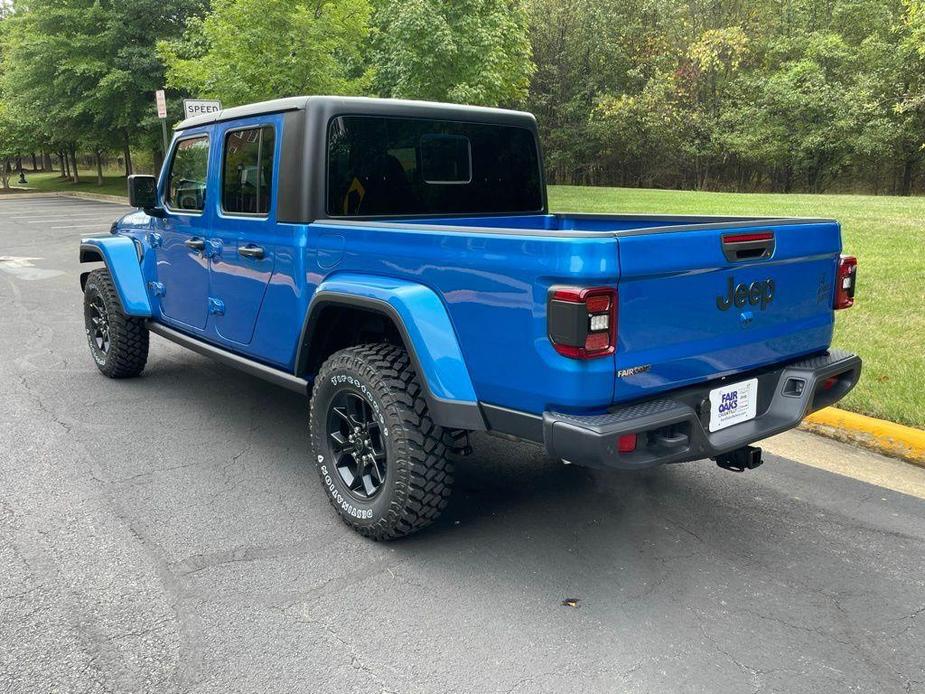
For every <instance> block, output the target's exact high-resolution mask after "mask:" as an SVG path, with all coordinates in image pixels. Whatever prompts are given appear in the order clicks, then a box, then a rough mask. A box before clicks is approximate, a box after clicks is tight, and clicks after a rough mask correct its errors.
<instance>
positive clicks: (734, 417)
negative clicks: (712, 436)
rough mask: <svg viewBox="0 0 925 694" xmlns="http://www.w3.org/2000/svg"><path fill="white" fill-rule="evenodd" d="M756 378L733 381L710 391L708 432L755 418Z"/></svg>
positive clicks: (756, 401)
mask: <svg viewBox="0 0 925 694" xmlns="http://www.w3.org/2000/svg"><path fill="white" fill-rule="evenodd" d="M757 411H758V379H757V378H753V379H752V380H750V381H742V382H741V383H733V384H732V385H728V386H723V387H722V388H714V389H713V390H711V391H710V432H711V433H712V432H714V431H719V430H720V429H725V428H726V427H731V426H732V425H734V424H740V423H741V422H747V421H748V420H750V419H754V418H755V414H756V413H757Z"/></svg>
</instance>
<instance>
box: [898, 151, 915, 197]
mask: <svg viewBox="0 0 925 694" xmlns="http://www.w3.org/2000/svg"><path fill="white" fill-rule="evenodd" d="M914 178H915V156H914V155H912V154H908V153H907V154H906V156H905V159H904V161H903V177H902V183H900V186H899V194H900V195H906V196H908V195H912V180H913V179H914Z"/></svg>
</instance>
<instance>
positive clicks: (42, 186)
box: [0, 170, 128, 197]
mask: <svg viewBox="0 0 925 694" xmlns="http://www.w3.org/2000/svg"><path fill="white" fill-rule="evenodd" d="M105 173H107V172H105V171H104V174H105ZM108 173H112V172H108ZM26 179H27V180H28V181H29V183H27V184H26V185H22V186H21V185H19V184H18V183H17V181H18V180H19V174H18V173H16V172H14V173H13V174H12V175H11V176H10V186H13V187H14V188H16V191H15V192H10V193H7V195H15V194H16V192H22V193H67V192H74V191H80V192H81V193H102V194H104V195H121V196H122V197H127V196H128V193H127V192H126V188H125V176H119V175H104V176H103V185H101V186H98V185H96V171H95V170H94V171H83V170H81V172H80V183H77V184H74V183H71V181H70V180H69V179H63V178H60V174H59V173H34V174H32V173H29V172H28V171H27V172H26ZM0 194H4V192H3V191H2V190H0Z"/></svg>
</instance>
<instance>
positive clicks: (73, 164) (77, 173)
mask: <svg viewBox="0 0 925 694" xmlns="http://www.w3.org/2000/svg"><path fill="white" fill-rule="evenodd" d="M71 168H72V169H73V170H74V176H73V177H72V178H71V180H72V181H74V183H80V171H79V170H78V169H77V148H76V147H72V148H71Z"/></svg>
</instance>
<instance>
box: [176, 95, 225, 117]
mask: <svg viewBox="0 0 925 694" xmlns="http://www.w3.org/2000/svg"><path fill="white" fill-rule="evenodd" d="M221 110H222V102H221V101H214V100H212V99H183V113H184V115H185V116H186V117H187V118H193V117H194V116H202V115H204V114H206V113H215V112H216V111H221Z"/></svg>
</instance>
